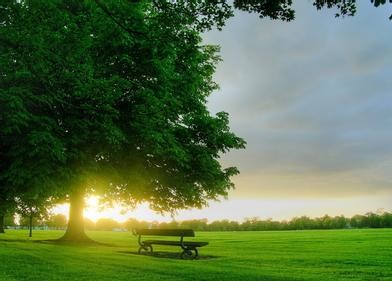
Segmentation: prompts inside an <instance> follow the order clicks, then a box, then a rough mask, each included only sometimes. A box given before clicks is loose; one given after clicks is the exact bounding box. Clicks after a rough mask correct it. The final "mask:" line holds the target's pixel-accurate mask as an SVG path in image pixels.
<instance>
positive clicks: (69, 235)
mask: <svg viewBox="0 0 392 281" xmlns="http://www.w3.org/2000/svg"><path fill="white" fill-rule="evenodd" d="M69 203H70V206H69V221H68V227H67V230H66V232H65V234H64V236H63V237H61V238H60V240H62V241H70V242H91V241H92V240H91V239H90V238H88V237H87V235H86V233H85V232H84V218H83V210H84V192H83V191H80V190H76V191H74V192H72V193H71V194H70V202H69Z"/></svg>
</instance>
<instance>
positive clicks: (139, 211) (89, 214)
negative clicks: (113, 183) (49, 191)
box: [52, 195, 172, 223]
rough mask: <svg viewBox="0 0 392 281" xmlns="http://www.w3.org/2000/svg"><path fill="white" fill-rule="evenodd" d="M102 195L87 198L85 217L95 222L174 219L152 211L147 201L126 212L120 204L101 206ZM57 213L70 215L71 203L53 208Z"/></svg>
mask: <svg viewBox="0 0 392 281" xmlns="http://www.w3.org/2000/svg"><path fill="white" fill-rule="evenodd" d="M99 201H100V197H99V196H96V195H92V196H89V197H87V198H86V199H85V204H86V205H85V209H84V217H85V218H86V219H89V220H91V221H93V222H97V221H98V220H99V219H101V218H110V219H113V220H115V221H117V222H119V223H123V222H125V221H127V220H128V219H129V218H133V219H137V220H139V221H159V222H164V221H166V222H168V221H170V220H172V218H171V217H165V216H161V215H159V214H157V213H155V212H154V211H152V210H151V209H150V208H149V206H148V204H147V203H143V204H140V205H139V206H138V207H137V208H135V209H134V210H132V211H126V212H124V210H123V208H122V207H121V206H120V205H119V204H114V205H113V207H111V208H108V207H106V208H102V206H100V203H99ZM52 212H53V213H55V214H63V215H65V216H66V217H68V213H69V204H61V205H57V206H55V207H54V208H53V209H52Z"/></svg>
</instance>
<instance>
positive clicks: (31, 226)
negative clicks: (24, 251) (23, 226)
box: [29, 212, 33, 237]
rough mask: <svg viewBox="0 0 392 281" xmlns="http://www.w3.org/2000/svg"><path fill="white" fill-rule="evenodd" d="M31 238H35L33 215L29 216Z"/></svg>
mask: <svg viewBox="0 0 392 281" xmlns="http://www.w3.org/2000/svg"><path fill="white" fill-rule="evenodd" d="M29 237H33V214H32V213H31V212H30V215H29Z"/></svg>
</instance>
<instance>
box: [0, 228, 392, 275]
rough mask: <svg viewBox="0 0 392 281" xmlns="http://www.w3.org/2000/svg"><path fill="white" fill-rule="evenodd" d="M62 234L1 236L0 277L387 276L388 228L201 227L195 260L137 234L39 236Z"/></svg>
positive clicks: (390, 263) (391, 242) (391, 262)
mask: <svg viewBox="0 0 392 281" xmlns="http://www.w3.org/2000/svg"><path fill="white" fill-rule="evenodd" d="M61 235H62V232H59V231H36V232H35V233H34V236H35V237H34V238H33V239H27V232H26V231H11V230H9V231H7V233H6V234H1V235H0V281H22V280H37V281H52V280H53V281H54V280H61V281H68V280H69V281H71V280H72V281H75V280H77V281H83V280H86V281H87V280H93V281H108V280H116V281H122V280H127V281H128V280H137V281H139V280H140V281H143V280H148V281H155V280H165V281H170V280H192V281H194V280H211V281H212V280H213V281H219V280H240V281H247V280H252V281H253V280H257V281H259V280H260V281H261V280H274V281H276V280H317V281H323V280H331V281H332V280H333V281H337V280H369V281H375V280H391V281H392V229H378V230H375V229H366V230H325V231H323V230H319V231H282V232H199V233H197V234H196V235H197V237H196V238H195V240H199V241H209V242H210V245H208V246H206V247H203V248H201V249H200V258H199V259H198V260H181V259H179V253H180V249H179V248H176V247H168V248H163V247H158V246H157V247H156V250H157V251H158V252H157V253H156V254H155V255H154V256H146V255H137V254H136V252H137V249H138V247H137V239H136V237H134V236H132V235H131V234H130V233H124V232H103V231H102V232H98V231H97V232H89V233H88V235H89V236H90V237H92V238H93V239H95V240H96V241H99V242H103V243H106V244H103V245H93V246H91V245H90V246H80V245H64V244H55V243H48V242H44V241H42V240H45V239H54V238H58V237H60V236H61ZM40 240H41V241H40Z"/></svg>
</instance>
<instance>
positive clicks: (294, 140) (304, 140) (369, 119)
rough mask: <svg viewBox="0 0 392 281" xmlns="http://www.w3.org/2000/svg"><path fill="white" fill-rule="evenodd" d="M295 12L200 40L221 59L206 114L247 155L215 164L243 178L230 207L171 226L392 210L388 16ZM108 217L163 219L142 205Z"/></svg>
mask: <svg viewBox="0 0 392 281" xmlns="http://www.w3.org/2000/svg"><path fill="white" fill-rule="evenodd" d="M297 2H299V4H297V6H295V10H296V20H295V21H293V22H290V23H284V22H278V21H271V20H268V19H263V20H262V19H259V18H258V17H257V16H256V15H249V14H247V13H237V14H236V16H235V17H234V18H232V19H231V20H229V21H228V23H227V25H226V27H225V28H224V29H223V31H220V32H219V31H212V32H209V33H206V34H204V36H203V38H204V42H205V43H206V44H218V45H220V46H221V56H222V62H221V63H220V64H219V65H218V67H217V71H216V74H215V80H216V81H217V82H218V84H219V85H220V87H221V89H220V90H219V91H217V92H215V93H214V94H213V95H212V96H211V97H210V99H209V104H208V106H209V108H210V110H211V112H214V113H215V112H218V111H226V112H228V113H229V114H230V122H231V128H232V130H233V131H234V132H235V133H236V134H237V135H239V136H241V137H243V138H244V139H245V140H246V141H247V147H246V149H245V150H238V151H232V152H229V153H228V154H227V155H224V156H223V157H222V159H221V162H222V165H223V166H237V167H238V168H239V169H240V171H241V174H240V175H239V176H236V177H234V178H233V181H234V183H235V184H236V189H235V190H233V191H231V192H230V193H229V197H228V199H227V200H222V201H221V202H211V204H210V207H208V208H204V209H202V210H188V211H183V212H180V213H179V214H178V215H177V216H176V217H175V218H176V219H177V220H184V219H193V218H208V219H209V220H210V221H211V220H217V219H225V218H227V219H233V220H238V221H241V220H243V219H244V218H249V217H259V218H262V219H266V218H273V219H278V220H283V219H290V218H292V217H294V216H301V215H308V216H310V217H316V216H322V215H324V214H329V215H341V214H343V215H346V216H352V215H354V214H358V213H359V214H364V213H366V212H369V211H373V212H376V211H377V210H386V211H392V130H391V129H390V128H392V114H391V112H392V110H391V109H392V96H391V89H392V79H391V77H392V68H391V65H392V52H391V51H390V50H391V49H392V40H391V39H390V38H391V33H392V22H391V21H388V17H389V15H390V14H391V13H392V10H391V9H389V10H388V9H387V8H377V9H376V8H373V7H372V6H371V4H370V1H358V2H361V3H359V9H358V14H357V16H355V17H351V18H350V17H349V18H344V19H336V18H334V12H333V11H331V10H330V11H327V10H323V11H316V10H315V8H314V7H313V6H312V5H311V2H310V1H297ZM93 201H94V200H93ZM93 201H91V202H93ZM90 207H91V208H90V211H89V210H87V211H86V216H87V217H89V216H90V218H93V219H96V218H97V217H98V215H97V211H96V210H95V209H94V208H95V207H94V204H93V203H92V204H91V206H90ZM111 212H112V213H115V212H117V213H118V210H112V211H111ZM112 213H110V212H109V211H108V210H107V213H106V216H109V217H116V218H117V219H118V220H125V219H126V217H129V216H134V217H136V218H139V219H146V220H154V219H155V220H161V221H169V220H171V217H170V216H166V217H161V216H159V215H156V214H154V213H152V212H150V211H149V210H148V207H147V205H143V206H141V207H140V208H139V209H137V210H136V211H134V212H133V213H131V214H126V215H125V214H123V215H122V217H121V216H120V215H113V214H112ZM104 216H105V215H104Z"/></svg>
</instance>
